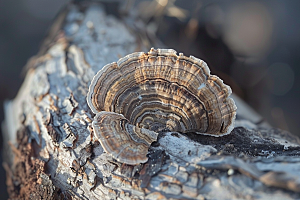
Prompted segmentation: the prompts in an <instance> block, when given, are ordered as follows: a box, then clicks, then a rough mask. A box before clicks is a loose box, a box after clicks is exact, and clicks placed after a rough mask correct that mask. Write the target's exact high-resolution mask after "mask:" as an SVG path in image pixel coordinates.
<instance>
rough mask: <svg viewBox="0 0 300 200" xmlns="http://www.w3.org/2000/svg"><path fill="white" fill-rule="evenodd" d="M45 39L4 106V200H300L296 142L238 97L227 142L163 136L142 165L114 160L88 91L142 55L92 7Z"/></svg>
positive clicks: (82, 7)
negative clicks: (98, 76) (108, 69)
mask: <svg viewBox="0 0 300 200" xmlns="http://www.w3.org/2000/svg"><path fill="white" fill-rule="evenodd" d="M51 33H52V36H51V37H49V38H50V39H49V38H48V39H47V40H46V41H47V42H46V43H45V44H44V46H43V47H42V50H41V52H40V53H39V54H38V56H36V57H35V58H34V59H32V60H31V62H29V64H28V66H27V69H28V72H27V75H26V79H25V81H24V83H23V86H22V87H21V89H20V91H19V93H18V95H17V97H16V98H15V99H14V100H12V101H9V102H7V103H6V105H5V116H6V118H5V122H4V125H5V126H4V127H5V128H4V139H5V141H6V142H7V143H5V144H8V142H10V144H11V145H8V146H7V150H6V152H7V154H6V162H5V164H4V166H5V168H6V170H7V185H8V191H9V194H10V197H11V198H12V199H22V198H27V199H30V198H37V199H47V198H48V199H60V198H61V199H62V198H66V199H117V198H120V199H171V198H172V199H266V198H268V199H270V198H274V199H276V198H280V199H295V198H300V195H299V192H300V173H299V169H298V168H299V167H298V166H299V164H300V156H299V155H300V141H299V138H297V137H295V136H293V135H291V134H289V133H287V132H285V131H281V130H278V129H275V128H271V127H268V126H266V125H264V124H261V123H258V124H257V123H256V122H258V121H260V120H259V119H258V117H257V115H255V114H253V112H252V111H251V110H249V109H248V108H247V107H246V106H244V105H243V104H242V103H241V101H240V100H239V99H238V98H237V97H235V101H236V103H237V107H238V110H237V120H236V128H235V129H234V130H233V131H232V132H231V134H229V135H226V136H224V137H219V138H215V137H209V136H201V135H195V134H181V133H175V132H169V133H163V134H160V135H159V137H158V141H157V142H155V143H153V144H152V145H151V147H150V150H149V151H150V153H149V155H148V157H149V159H148V162H146V163H145V164H141V165H136V166H131V165H125V164H122V163H119V162H117V161H115V160H114V159H113V158H112V157H110V156H109V155H107V154H106V153H104V151H103V149H102V147H101V145H100V144H99V142H98V141H97V140H96V138H95V137H93V134H92V128H91V122H92V119H93V117H94V115H93V114H92V112H91V111H90V110H89V108H88V106H87V103H86V95H87V92H88V86H89V84H90V82H91V79H92V77H93V76H94V75H95V73H96V72H97V71H98V70H99V69H101V67H103V66H104V65H106V64H107V63H111V62H113V61H116V60H118V59H119V57H122V56H124V55H127V54H129V53H132V52H135V51H147V50H148V49H149V47H148V46H147V47H145V46H143V44H139V43H138V42H137V41H139V40H138V39H137V38H136V37H137V36H136V35H133V34H132V32H130V30H129V29H128V28H126V26H125V24H124V22H122V21H120V20H117V19H116V18H115V17H113V16H107V15H106V14H105V12H104V10H103V8H102V6H101V5H100V4H95V3H93V4H87V3H85V4H76V5H74V4H70V5H69V6H68V7H67V9H66V10H65V11H63V12H62V14H61V15H59V17H58V19H57V21H56V22H55V23H54V27H53V28H52V31H51ZM137 35H138V34H137ZM12 152H14V153H12Z"/></svg>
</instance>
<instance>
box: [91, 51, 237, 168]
mask: <svg viewBox="0 0 300 200" xmlns="http://www.w3.org/2000/svg"><path fill="white" fill-rule="evenodd" d="M230 94H231V89H230V87H229V86H227V85H225V84H224V83H223V81H222V80H221V79H220V78H219V77H217V76H214V75H210V70H209V68H208V66H207V64H206V63H205V62H204V61H202V60H200V59H198V58H195V57H193V56H190V57H186V56H184V55H183V54H181V53H180V54H179V56H178V55H177V54H176V51H175V50H173V49H157V50H156V49H153V48H152V49H151V50H150V51H149V52H148V53H144V52H137V53H132V54H129V55H127V56H125V57H123V58H121V59H120V60H119V61H118V62H114V63H111V64H108V65H106V66H104V67H103V68H102V69H101V70H100V71H99V72H98V73H97V74H96V75H95V77H94V78H93V80H92V82H91V85H90V88H89V92H88V95H87V103H88V105H89V107H90V108H91V110H92V111H93V113H95V114H97V116H96V117H95V119H94V122H93V127H94V129H95V130H94V131H95V133H96V137H98V139H99V140H100V142H101V144H102V146H103V148H104V150H105V151H106V152H107V153H109V154H111V155H112V156H113V157H114V158H116V159H117V160H119V161H120V162H124V163H127V164H139V163H143V162H146V161H147V157H146V154H145V151H144V150H143V151H141V152H140V156H141V158H139V159H137V160H135V161H128V160H129V159H128V158H126V156H127V155H128V152H126V151H127V149H128V148H126V147H125V146H127V145H130V144H129V143H134V145H138V143H139V142H141V141H138V142H137V141H134V140H133V139H128V140H126V141H127V142H128V144H127V143H126V142H121V143H120V140H119V139H118V138H119V136H117V135H118V134H127V135H128V136H129V137H130V138H132V133H129V132H128V130H124V129H121V128H120V129H119V128H118V129H116V128H113V127H111V128H110V127H107V126H116V125H115V123H111V124H108V123H106V124H105V125H103V126H101V124H100V125H99V123H100V122H101V120H102V118H105V115H109V117H110V118H111V117H113V116H114V115H113V114H110V112H111V113H117V114H122V116H124V119H126V120H128V121H127V122H128V123H129V124H131V125H133V126H134V127H139V128H143V129H142V130H145V129H148V130H150V132H153V131H155V132H159V131H177V132H183V133H186V132H195V133H197V134H205V135H211V136H222V135H226V134H229V133H230V132H231V130H232V129H233V123H234V119H235V114H236V106H235V103H234V101H233V100H232V99H231V98H230V97H229V95H230ZM101 111H106V112H104V113H102V114H101V115H100V114H98V113H99V112H101ZM99 116H101V117H99ZM115 116H118V115H115ZM111 121H114V120H113V119H111ZM95 124H97V126H96V125H95ZM118 126H122V125H121V124H118ZM101 127H102V128H101ZM107 129H114V131H113V132H111V133H110V134H112V135H110V136H109V139H106V136H105V135H106V134H104V133H103V131H107ZM117 130H119V131H121V132H118V131H117ZM139 130H140V129H139ZM134 131H135V130H133V132H134ZM133 135H135V136H137V137H142V136H141V134H133ZM129 137H128V138H129ZM147 137H148V136H147ZM155 140H156V138H155V139H153V137H152V139H151V140H148V141H147V142H146V143H147V145H148V146H147V150H148V148H149V147H150V145H151V142H153V141H155ZM113 143H115V146H116V148H110V147H111V146H112V145H113ZM146 143H143V144H146ZM121 151H124V152H121ZM130 151H131V150H130ZM135 153H136V155H137V154H138V151H135ZM123 155H124V156H125V157H124V158H123ZM142 157H143V158H142Z"/></svg>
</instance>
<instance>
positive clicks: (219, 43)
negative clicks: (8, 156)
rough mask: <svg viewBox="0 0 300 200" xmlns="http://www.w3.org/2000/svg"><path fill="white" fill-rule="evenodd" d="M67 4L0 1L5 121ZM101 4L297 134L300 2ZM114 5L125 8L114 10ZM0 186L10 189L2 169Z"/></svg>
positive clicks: (141, 0) (0, 95)
mask: <svg viewBox="0 0 300 200" xmlns="http://www.w3.org/2000/svg"><path fill="white" fill-rule="evenodd" d="M69 2H70V1H69V0H51V1H45V0H39V1H38V0H22V1H17V0H1V1H0V121H1V122H2V121H3V106H2V105H3V102H4V100H7V99H12V98H14V97H15V95H16V94H17V92H18V89H19V87H20V85H21V83H22V81H23V79H24V77H23V76H22V75H21V71H22V68H23V66H24V65H25V64H26V62H27V60H28V59H29V58H30V57H31V56H33V55H35V54H36V53H37V52H38V49H39V45H40V44H41V42H42V40H43V38H44V37H45V35H46V34H47V30H48V28H49V27H50V25H51V23H52V21H53V19H54V17H55V16H56V14H57V13H58V12H59V11H60V10H61V9H62V8H63V7H64V6H65V5H66V4H67V3H69ZM103 2H104V3H105V4H106V8H107V10H108V11H109V12H110V13H111V14H116V15H118V16H119V17H122V16H126V15H133V16H135V17H136V18H137V19H139V20H142V21H143V22H144V23H145V24H146V27H145V29H146V32H147V33H148V34H149V35H151V34H156V35H157V36H158V38H159V39H160V40H161V41H162V42H163V43H164V44H165V45H166V46H167V47H170V48H174V49H176V50H177V52H183V53H184V54H185V55H194V56H196V57H198V58H201V59H203V60H205V61H206V62H207V63H208V65H209V67H210V68H211V71H212V74H216V75H218V76H219V77H221V78H222V79H223V80H224V82H225V83H226V84H228V85H230V86H231V87H232V89H233V92H234V93H236V94H237V95H239V96H240V97H241V98H242V99H244V100H245V101H246V102H247V103H248V104H249V105H250V106H252V107H253V108H254V109H255V110H256V111H257V112H258V113H259V114H260V115H262V116H263V117H264V119H265V120H266V121H267V122H269V123H270V124H271V125H273V126H274V127H278V128H281V129H284V130H288V131H290V132H291V133H293V134H296V135H298V136H300V131H299V130H300V123H299V119H300V106H299V102H300V93H299V87H300V80H299V78H300V68H299V66H300V21H299V19H300V12H299V9H300V1H285V0H260V1H243V0H228V1H226V2H225V1H222V0H219V1H218V0H211V1H205V0H189V1H186V0H148V1H146V0H135V1H134V0H131V1H130V0H128V1H122V3H121V2H119V1H108V0H106V1H103ZM117 6H119V7H120V9H121V10H122V12H121V14H117V13H116V11H117V10H118V9H116V7H117ZM0 131H1V130H0ZM1 136H2V134H1ZM0 140H1V141H0V142H1V145H2V138H1V139H0ZM1 147H2V146H1ZM0 162H2V157H1V160H0ZM0 186H2V188H5V172H4V170H3V168H1V173H0ZM0 197H1V199H6V198H7V193H6V192H4V190H2V194H0Z"/></svg>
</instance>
